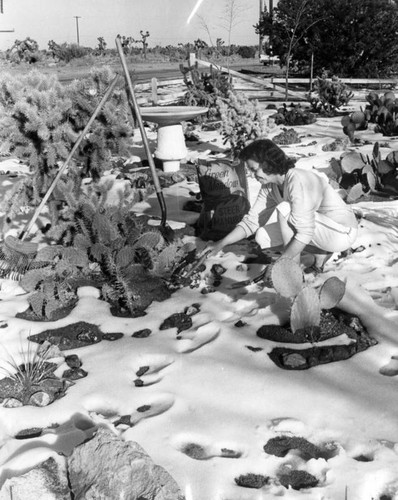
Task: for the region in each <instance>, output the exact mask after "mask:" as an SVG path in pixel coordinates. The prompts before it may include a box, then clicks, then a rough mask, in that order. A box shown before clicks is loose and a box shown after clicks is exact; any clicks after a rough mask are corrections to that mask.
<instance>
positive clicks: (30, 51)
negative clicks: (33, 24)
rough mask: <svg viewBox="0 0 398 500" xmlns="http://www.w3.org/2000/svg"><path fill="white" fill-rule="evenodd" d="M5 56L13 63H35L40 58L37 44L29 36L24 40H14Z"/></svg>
mask: <svg viewBox="0 0 398 500" xmlns="http://www.w3.org/2000/svg"><path fill="white" fill-rule="evenodd" d="M6 57H7V59H8V60H9V61H11V62H14V63H21V62H27V63H29V64H32V63H35V62H37V61H39V60H40V58H41V54H40V52H39V44H38V43H37V42H36V41H35V40H32V38H30V37H27V38H25V40H15V42H14V45H13V46H12V47H11V49H9V50H7V52H6Z"/></svg>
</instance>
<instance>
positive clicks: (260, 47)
mask: <svg viewBox="0 0 398 500" xmlns="http://www.w3.org/2000/svg"><path fill="white" fill-rule="evenodd" d="M263 12H264V0H260V5H259V14H258V22H259V23H261V19H262V17H263ZM262 53H263V36H262V35H261V30H260V34H259V35H258V58H259V59H260V56H261V54H262Z"/></svg>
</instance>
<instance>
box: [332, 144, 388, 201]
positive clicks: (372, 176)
mask: <svg viewBox="0 0 398 500" xmlns="http://www.w3.org/2000/svg"><path fill="white" fill-rule="evenodd" d="M395 153H396V152H391V153H390V154H389V155H387V157H386V158H385V159H382V158H381V154H380V148H379V143H378V142H376V143H375V145H374V148H373V152H372V157H371V158H370V157H369V155H364V154H362V153H357V152H349V153H344V154H343V155H342V156H341V158H340V162H339V165H336V161H335V160H333V161H334V162H335V163H334V164H332V165H331V167H332V171H333V175H334V177H333V179H334V180H335V181H336V182H338V183H339V185H340V187H341V188H342V189H345V190H346V191H347V199H348V201H350V202H353V201H356V200H357V199H358V198H360V197H361V196H362V195H363V194H367V193H369V192H378V191H380V192H381V191H385V192H388V193H393V194H397V193H398V175H397V167H398V154H395ZM336 167H337V168H336Z"/></svg>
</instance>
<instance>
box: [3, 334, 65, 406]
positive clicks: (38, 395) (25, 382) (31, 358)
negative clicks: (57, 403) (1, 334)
mask: <svg viewBox="0 0 398 500" xmlns="http://www.w3.org/2000/svg"><path fill="white" fill-rule="evenodd" d="M4 350H5V352H6V354H7V359H6V360H5V361H4V362H3V366H1V368H0V369H1V371H3V372H4V374H5V375H6V377H5V378H4V379H1V380H0V392H1V394H2V397H3V398H4V399H5V400H7V399H8V398H13V399H15V400H17V401H19V402H20V404H22V405H27V404H31V405H34V406H45V405H47V404H49V403H51V402H52V401H53V400H54V399H55V398H56V397H57V396H58V397H59V396H60V395H61V394H63V393H64V391H65V387H64V384H63V382H62V380H60V379H58V377H56V376H55V375H54V371H55V370H56V368H57V366H58V365H57V363H53V362H51V361H50V359H51V357H52V355H51V350H50V349H43V346H41V345H34V344H33V343H32V342H28V347H27V349H26V350H23V349H22V348H21V350H20V353H19V357H18V359H17V357H15V356H13V355H11V354H9V353H8V352H7V351H6V349H5V348H4Z"/></svg>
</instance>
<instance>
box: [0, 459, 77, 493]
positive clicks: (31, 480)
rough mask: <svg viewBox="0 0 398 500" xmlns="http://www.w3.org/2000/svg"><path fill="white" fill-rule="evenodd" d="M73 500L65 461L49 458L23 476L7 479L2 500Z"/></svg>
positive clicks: (1, 491) (0, 491)
mask: <svg viewBox="0 0 398 500" xmlns="http://www.w3.org/2000/svg"><path fill="white" fill-rule="evenodd" d="M29 498H30V499H32V500H33V499H40V500H71V499H72V496H71V493H70V490H69V487H68V479H67V472H66V463H65V461H64V459H61V457H60V458H59V460H55V459H54V458H49V459H47V460H46V461H45V462H43V463H41V464H40V465H38V466H37V467H35V468H34V469H32V470H30V471H29V472H27V473H26V474H23V475H21V476H16V477H12V478H11V479H7V480H6V482H5V483H4V485H3V487H2V488H1V490H0V500H27V499H29Z"/></svg>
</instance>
